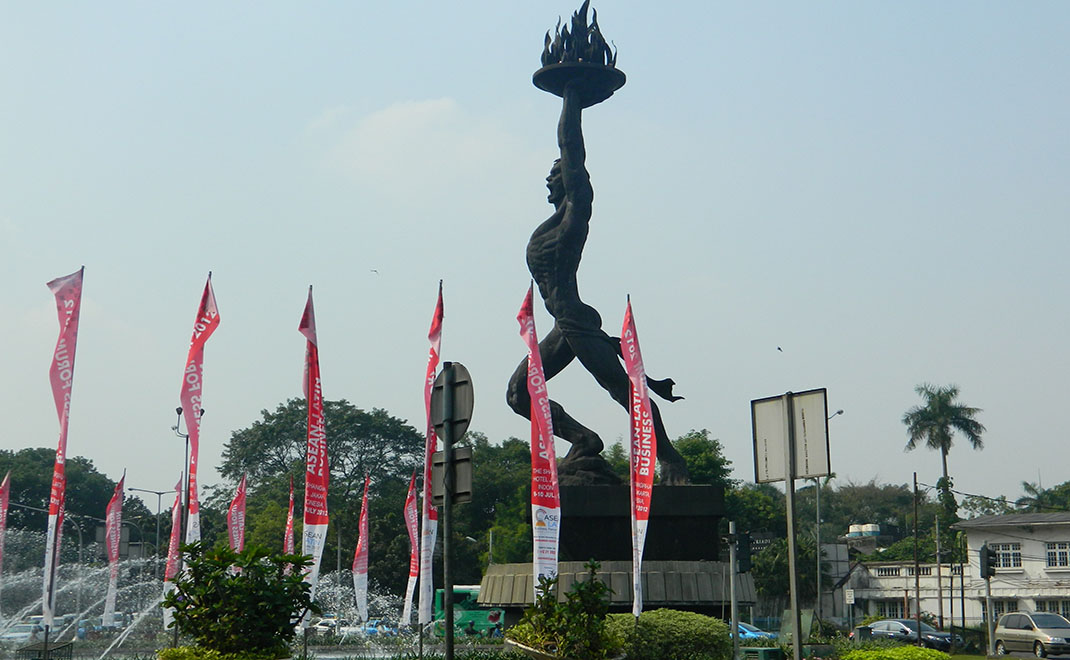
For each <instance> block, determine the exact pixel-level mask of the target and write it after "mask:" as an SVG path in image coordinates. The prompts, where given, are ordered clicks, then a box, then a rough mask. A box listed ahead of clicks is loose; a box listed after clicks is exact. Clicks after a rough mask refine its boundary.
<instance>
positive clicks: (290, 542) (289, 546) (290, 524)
mask: <svg viewBox="0 0 1070 660" xmlns="http://www.w3.org/2000/svg"><path fill="white" fill-rule="evenodd" d="M293 553H294V478H293V476H291V477H290V506H289V507H287V509H286V531H285V532H284V533H283V537H282V554H284V555H292V554H293Z"/></svg>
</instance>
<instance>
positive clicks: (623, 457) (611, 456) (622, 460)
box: [602, 440, 695, 483]
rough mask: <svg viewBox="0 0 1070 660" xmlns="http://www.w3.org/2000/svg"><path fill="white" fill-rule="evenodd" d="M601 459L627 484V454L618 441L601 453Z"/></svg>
mask: <svg viewBox="0 0 1070 660" xmlns="http://www.w3.org/2000/svg"><path fill="white" fill-rule="evenodd" d="M602 457H603V458H605V459H606V462H607V463H609V468H610V469H611V470H613V474H615V475H617V476H618V477H620V480H621V481H623V482H624V483H628V471H629V469H630V468H629V467H628V452H627V451H625V449H624V445H623V444H622V443H621V441H620V440H618V441H617V442H614V443H613V444H611V445H610V446H609V447H607V448H606V450H605V451H603V452H602ZM692 483H695V482H694V476H692Z"/></svg>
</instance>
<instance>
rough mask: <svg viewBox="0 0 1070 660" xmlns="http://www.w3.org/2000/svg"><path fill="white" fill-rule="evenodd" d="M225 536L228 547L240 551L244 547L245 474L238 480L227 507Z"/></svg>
mask: <svg viewBox="0 0 1070 660" xmlns="http://www.w3.org/2000/svg"><path fill="white" fill-rule="evenodd" d="M227 538H228V539H229V540H230V549H231V550H233V551H234V552H241V551H242V550H244V549H245V475H244V474H243V475H242V476H241V481H239V482H238V489H237V490H236V491H234V499H233V500H231V501H230V506H229V507H227Z"/></svg>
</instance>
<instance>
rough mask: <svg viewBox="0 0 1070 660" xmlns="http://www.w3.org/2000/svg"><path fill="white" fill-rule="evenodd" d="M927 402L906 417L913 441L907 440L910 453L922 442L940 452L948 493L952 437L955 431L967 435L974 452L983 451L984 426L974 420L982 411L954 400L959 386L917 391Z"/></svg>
mask: <svg viewBox="0 0 1070 660" xmlns="http://www.w3.org/2000/svg"><path fill="white" fill-rule="evenodd" d="M914 391H915V392H917V393H918V394H919V395H920V396H921V397H922V398H923V399H924V400H925V403H924V404H923V405H920V406H914V407H913V408H911V409H910V410H908V411H906V413H905V414H904V415H903V423H904V424H906V427H907V433H909V434H910V440H908V441H907V447H906V448H907V451H910V450H911V449H914V448H916V447H917V446H918V445H919V444H921V443H922V442H924V443H925V446H927V447H928V448H929V449H939V450H940V460H941V462H942V464H943V469H944V472H943V474H944V478H943V484H944V488H945V490H946V491H950V489H951V486H950V482H949V481H948V478H947V452H948V451H950V450H951V436H952V434H953V433H954V432H955V431H958V432H959V433H961V434H962V435H964V436H966V439H967V440H969V441H970V445H972V446H973V448H974V449H984V447H985V446H984V443H983V442H982V441H981V434H982V433H984V432H985V427H984V425H983V424H981V422H978V421H977V420H976V419H974V418H975V417H976V416H977V414H978V413H979V412H981V409H980V408H971V407H970V406H964V405H962V404H961V403H958V402H956V401H955V399H957V398H958V396H959V388H958V386H957V385H948V386H947V387H937V386H935V385H929V384H923V385H918V386H917V387H915V388H914Z"/></svg>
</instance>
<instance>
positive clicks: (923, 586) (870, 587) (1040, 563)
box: [844, 513, 1070, 626]
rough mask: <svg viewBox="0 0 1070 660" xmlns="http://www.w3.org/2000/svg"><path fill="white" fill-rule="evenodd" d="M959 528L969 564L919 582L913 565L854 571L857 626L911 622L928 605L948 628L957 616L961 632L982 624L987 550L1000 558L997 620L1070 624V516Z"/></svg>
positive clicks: (933, 569) (980, 521)
mask: <svg viewBox="0 0 1070 660" xmlns="http://www.w3.org/2000/svg"><path fill="white" fill-rule="evenodd" d="M954 528H955V529H957V530H960V531H962V532H964V533H965V535H966V544H967V549H968V552H967V555H968V557H969V563H967V564H963V565H958V564H946V563H945V564H941V565H940V566H939V567H938V566H937V565H936V564H933V563H926V564H920V565H919V566H918V570H917V575H916V577H915V568H914V563H913V562H867V563H865V564H856V565H855V566H853V567H852V570H851V574H850V576H849V577H848V579H847V580H846V582H845V584H844V587H845V588H848V589H851V590H852V591H853V596H854V601H855V604H854V607H853V610H852V611H851V614H852V615H853V619H854V621H855V622H857V621H860V620H861V619H862V618H863V617H865V616H868V615H870V614H876V615H879V616H882V617H888V618H901V617H909V616H912V615H913V614H914V612H915V611H916V608H917V603H918V602H919V600H920V603H921V610H922V611H923V612H931V613H933V614H934V615H937V616H938V617H939V616H940V615H941V613H942V615H943V617H944V621H945V625H946V623H947V622H948V621H949V619H950V617H952V616H954V623H955V625H956V626H958V625H962V624H963V622H965V625H967V626H975V625H980V624H981V623H983V621H984V616H985V581H984V580H983V579H981V576H980V563H979V559H980V548H981V546H982V545H985V544H987V545H988V546H989V547H990V548H993V549H994V550H995V551H996V556H997V565H996V573H995V575H994V576H993V577H992V579H991V584H990V588H991V598H992V610H993V613H994V614H995V616H999V615H1000V614H1003V613H1004V612H1011V611H1015V610H1028V611H1050V612H1058V613H1060V614H1062V615H1063V616H1067V617H1070V513H1017V514H1008V515H1002V516H981V517H979V518H973V519H971V520H964V521H962V522H960V523H957V524H956V525H955V526H954ZM938 576H939V577H938ZM963 615H965V616H963Z"/></svg>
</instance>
